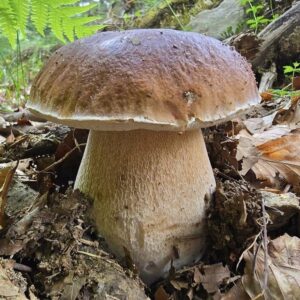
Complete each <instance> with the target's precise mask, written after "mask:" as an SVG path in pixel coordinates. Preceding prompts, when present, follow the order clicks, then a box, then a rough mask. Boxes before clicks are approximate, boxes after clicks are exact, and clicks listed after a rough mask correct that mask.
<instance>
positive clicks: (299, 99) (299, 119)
mask: <svg viewBox="0 0 300 300" xmlns="http://www.w3.org/2000/svg"><path fill="white" fill-rule="evenodd" d="M274 123H275V124H286V125H288V126H289V127H290V128H291V129H295V128H297V127H298V128H299V125H300V96H294V97H291V98H290V100H289V101H288V102H287V103H286V105H285V106H284V107H283V108H281V109H279V110H278V111H277V112H276V116H275V118H274Z"/></svg>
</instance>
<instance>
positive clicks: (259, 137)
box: [237, 126, 300, 189]
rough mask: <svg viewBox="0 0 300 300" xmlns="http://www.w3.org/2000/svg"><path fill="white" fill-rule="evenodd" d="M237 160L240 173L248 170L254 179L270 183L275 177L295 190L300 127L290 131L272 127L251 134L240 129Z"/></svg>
mask: <svg viewBox="0 0 300 300" xmlns="http://www.w3.org/2000/svg"><path fill="white" fill-rule="evenodd" d="M237 160H239V161H240V160H243V163H242V170H241V174H242V175H245V174H246V173H247V172H248V171H249V170H250V169H252V171H253V172H254V173H255V175H256V178H257V179H260V180H263V181H265V182H266V183H268V184H270V185H275V184H276V181H277V177H278V176H279V177H280V178H282V179H284V180H285V181H286V182H287V183H290V184H293V185H294V188H296V189H298V188H299V179H300V177H299V176H300V129H296V130H293V131H290V129H289V128H287V127H283V126H274V127H273V128H271V129H270V130H268V131H265V132H262V133H259V134H254V135H253V136H251V135H250V134H248V133H247V132H245V131H243V132H240V134H239V144H238V147H237Z"/></svg>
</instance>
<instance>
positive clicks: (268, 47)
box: [251, 1, 300, 68]
mask: <svg viewBox="0 0 300 300" xmlns="http://www.w3.org/2000/svg"><path fill="white" fill-rule="evenodd" d="M258 38H259V39H260V40H262V43H261V44H260V47H259V51H258V53H257V54H256V56H255V57H254V59H253V60H252V61H251V62H252V65H253V66H254V68H257V67H258V66H262V67H265V66H266V65H267V64H269V63H270V62H274V61H275V62H276V61H277V60H279V58H280V60H281V61H283V62H286V63H291V62H292V61H294V60H299V59H300V1H298V2H296V4H295V5H294V6H292V7H291V8H290V9H289V10H287V11H286V12H285V13H284V14H283V15H281V16H280V17H279V18H278V19H276V20H274V21H273V22H272V23H270V24H269V25H268V26H267V27H266V28H265V29H263V30H262V31H261V32H260V33H259V34H258Z"/></svg>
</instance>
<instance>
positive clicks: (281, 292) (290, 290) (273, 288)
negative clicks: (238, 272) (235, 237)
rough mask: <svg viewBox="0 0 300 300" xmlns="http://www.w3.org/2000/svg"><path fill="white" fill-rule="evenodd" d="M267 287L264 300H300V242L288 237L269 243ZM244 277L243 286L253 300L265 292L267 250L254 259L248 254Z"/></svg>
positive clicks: (246, 254) (259, 251)
mask: <svg viewBox="0 0 300 300" xmlns="http://www.w3.org/2000/svg"><path fill="white" fill-rule="evenodd" d="M268 254H269V257H268V260H269V261H268V269H267V272H268V284H267V288H266V290H265V291H264V295H265V299H266V300H271V299H295V300H296V299H299V290H300V255H299V254H300V239H299V238H297V237H290V236H289V235H288V234H285V235H283V236H281V237H279V238H277V239H275V240H273V241H271V242H270V244H269V246H268ZM244 259H245V261H246V267H245V275H244V276H243V277H242V284H243V287H244V289H245V291H246V293H247V294H248V295H249V296H250V297H251V298H254V297H256V296H257V295H259V294H260V293H262V292H263V291H262V286H263V280H264V251H263V249H262V248H260V249H259V250H258V253H257V255H256V263H255V270H254V274H253V264H254V260H255V257H254V255H253V254H252V253H251V252H250V251H247V252H246V253H245V255H244Z"/></svg>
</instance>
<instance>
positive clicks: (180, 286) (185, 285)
mask: <svg viewBox="0 0 300 300" xmlns="http://www.w3.org/2000/svg"><path fill="white" fill-rule="evenodd" d="M170 283H171V284H172V286H173V287H174V288H175V289H176V290H178V291H180V290H181V289H186V290H187V289H188V288H189V284H188V283H187V282H186V281H180V280H171V281H170Z"/></svg>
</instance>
